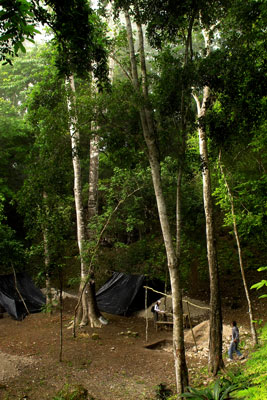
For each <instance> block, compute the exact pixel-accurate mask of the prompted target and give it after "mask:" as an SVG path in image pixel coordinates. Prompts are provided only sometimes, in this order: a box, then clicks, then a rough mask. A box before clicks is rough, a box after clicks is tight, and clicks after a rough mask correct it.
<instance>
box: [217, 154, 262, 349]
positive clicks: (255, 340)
mask: <svg viewBox="0 0 267 400" xmlns="http://www.w3.org/2000/svg"><path fill="white" fill-rule="evenodd" d="M219 165H220V170H221V174H222V177H223V179H224V183H225V186H226V188H227V192H228V198H229V200H230V204H231V214H232V218H233V228H234V234H235V240H236V245H237V250H238V258H239V266H240V271H241V276H242V280H243V286H244V290H245V293H246V298H247V302H248V313H249V320H250V331H251V336H252V340H253V344H254V346H255V345H256V344H257V343H258V338H257V331H256V327H255V323H254V318H253V308H252V303H251V300H250V295H249V290H248V285H247V280H246V275H245V269H244V264H243V256H242V248H241V244H240V238H239V233H238V228H237V223H236V215H235V206H234V197H233V194H232V191H231V189H230V185H229V183H228V181H227V178H226V175H225V173H224V169H223V165H222V162H221V152H220V155H219Z"/></svg>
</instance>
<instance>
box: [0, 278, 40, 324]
mask: <svg viewBox="0 0 267 400" xmlns="http://www.w3.org/2000/svg"><path fill="white" fill-rule="evenodd" d="M16 283H17V288H18V291H19V293H20V295H21V297H22V298H23V300H24V302H25V304H26V306H27V308H28V310H29V312H30V313H36V312H39V311H41V308H42V306H43V305H44V304H45V296H44V295H43V293H42V292H41V290H40V289H38V288H37V287H36V286H35V285H34V283H33V282H32V280H31V279H30V278H29V277H28V276H27V275H26V274H23V273H17V274H16ZM18 291H17V289H16V286H15V277H14V275H13V274H10V275H0V305H1V306H2V307H3V308H4V309H5V311H6V312H7V313H8V314H9V315H11V317H13V318H15V319H17V320H22V319H23V318H24V317H25V316H26V315H27V314H28V312H27V310H26V308H25V305H24V304H23V301H22V299H21V297H20V295H19V293H18Z"/></svg>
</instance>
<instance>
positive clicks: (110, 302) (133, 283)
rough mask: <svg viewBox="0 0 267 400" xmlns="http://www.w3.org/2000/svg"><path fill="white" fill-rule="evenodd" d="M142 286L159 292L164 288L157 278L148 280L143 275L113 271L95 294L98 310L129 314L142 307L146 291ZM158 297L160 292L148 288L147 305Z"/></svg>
mask: <svg viewBox="0 0 267 400" xmlns="http://www.w3.org/2000/svg"><path fill="white" fill-rule="evenodd" d="M143 286H149V287H151V288H153V289H155V290H158V291H160V292H163V290H164V283H163V282H162V281H160V280H158V279H153V280H151V279H150V280H149V279H147V278H146V277H145V276H144V275H129V274H124V273H122V272H114V273H113V275H112V277H111V278H110V279H109V280H108V281H107V282H106V283H105V284H104V286H102V287H101V288H100V289H99V291H98V292H97V294H96V301H97V305H98V308H99V310H100V311H104V312H107V313H109V314H117V315H129V314H131V313H133V312H135V311H138V310H142V309H144V308H145V292H146V291H145V289H144V287H143ZM160 297H162V295H161V294H159V293H155V292H153V291H152V290H148V291H147V305H148V306H149V305H150V304H152V303H153V302H154V301H156V300H158V299H159V298H160Z"/></svg>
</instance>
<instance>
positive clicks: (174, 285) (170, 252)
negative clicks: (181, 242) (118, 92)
mask: <svg viewBox="0 0 267 400" xmlns="http://www.w3.org/2000/svg"><path fill="white" fill-rule="evenodd" d="M125 20H126V28H127V37H128V44H129V53H130V61H131V71H132V81H133V86H134V89H135V91H136V92H137V93H138V94H140V95H141V96H142V97H143V102H141V103H142V104H141V105H140V108H139V114H140V119H141V124H142V130H143V135H144V139H145V143H146V146H147V150H148V157H149V163H150V167H151V174H152V181H153V186H154V191H155V197H156V202H157V207H158V214H159V220H160V224H161V229H162V234H163V239H164V244H165V249H166V254H167V260H168V268H169V274H170V281H171V289H172V307H173V322H174V323H173V354H174V361H175V373H176V386H177V392H178V394H181V393H183V392H184V390H185V387H186V386H187V385H188V372H187V366H186V360H185V349H184V336H183V307H182V295H181V288H180V277H179V270H178V265H177V257H176V254H175V249H174V245H173V242H172V236H171V230H170V225H169V220H168V215H167V209H166V203H165V199H164V195H163V190H162V184H161V172H160V162H159V154H158V148H157V145H156V135H155V129H154V122H153V115H152V110H151V107H150V103H149V99H148V88H147V77H146V64H145V54H144V46H143V33H142V27H141V26H140V25H138V24H137V30H138V37H139V52H140V60H141V78H142V87H140V84H139V77H138V70H137V64H136V58H135V50H134V40H133V34H132V26H131V20H130V17H129V13H128V11H127V10H125Z"/></svg>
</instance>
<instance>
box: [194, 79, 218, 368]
mask: <svg viewBox="0 0 267 400" xmlns="http://www.w3.org/2000/svg"><path fill="white" fill-rule="evenodd" d="M209 94H210V89H209V87H208V86H205V87H204V90H203V100H202V105H200V101H199V99H198V97H197V96H196V95H195V94H193V96H194V99H195V101H196V104H197V110H198V135H199V152H200V157H201V163H202V179H203V201H204V210H205V218H206V240H207V257H208V264H209V275H210V332H209V370H210V372H212V373H213V375H216V374H217V373H218V371H219V370H220V369H221V368H222V367H223V360H222V312H221V298H220V289H219V271H218V265H217V254H216V245H215V235H214V220H213V205H212V193H211V178H210V169H209V158H208V147H207V137H206V132H205V128H204V126H203V124H202V121H201V119H202V118H203V117H204V116H205V115H206V110H207V101H208V98H209Z"/></svg>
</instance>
